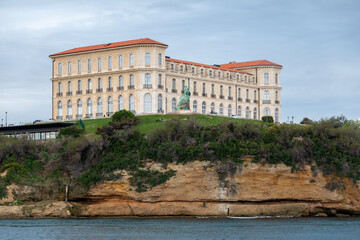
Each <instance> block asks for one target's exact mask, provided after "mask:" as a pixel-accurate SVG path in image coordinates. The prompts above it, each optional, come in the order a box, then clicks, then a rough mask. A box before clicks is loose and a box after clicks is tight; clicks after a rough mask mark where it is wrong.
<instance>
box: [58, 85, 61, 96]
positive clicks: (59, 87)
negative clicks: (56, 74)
mask: <svg viewBox="0 0 360 240" xmlns="http://www.w3.org/2000/svg"><path fill="white" fill-rule="evenodd" d="M58 89H59V95H60V94H61V93H62V86H61V82H59V84H58Z"/></svg>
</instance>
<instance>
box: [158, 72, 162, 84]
mask: <svg viewBox="0 0 360 240" xmlns="http://www.w3.org/2000/svg"><path fill="white" fill-rule="evenodd" d="M158 85H161V74H159V76H158Z"/></svg>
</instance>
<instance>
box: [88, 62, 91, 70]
mask: <svg viewBox="0 0 360 240" xmlns="http://www.w3.org/2000/svg"><path fill="white" fill-rule="evenodd" d="M88 71H91V59H88Z"/></svg>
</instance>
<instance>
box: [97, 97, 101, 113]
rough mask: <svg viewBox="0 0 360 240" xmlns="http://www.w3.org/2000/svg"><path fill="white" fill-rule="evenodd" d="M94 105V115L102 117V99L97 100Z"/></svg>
mask: <svg viewBox="0 0 360 240" xmlns="http://www.w3.org/2000/svg"><path fill="white" fill-rule="evenodd" d="M96 105H97V108H96V109H97V111H96V115H98V116H101V115H102V99H101V97H99V98H98V100H97V104H96Z"/></svg>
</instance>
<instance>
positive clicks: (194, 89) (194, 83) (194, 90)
mask: <svg viewBox="0 0 360 240" xmlns="http://www.w3.org/2000/svg"><path fill="white" fill-rule="evenodd" d="M194 92H196V82H194Z"/></svg>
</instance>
